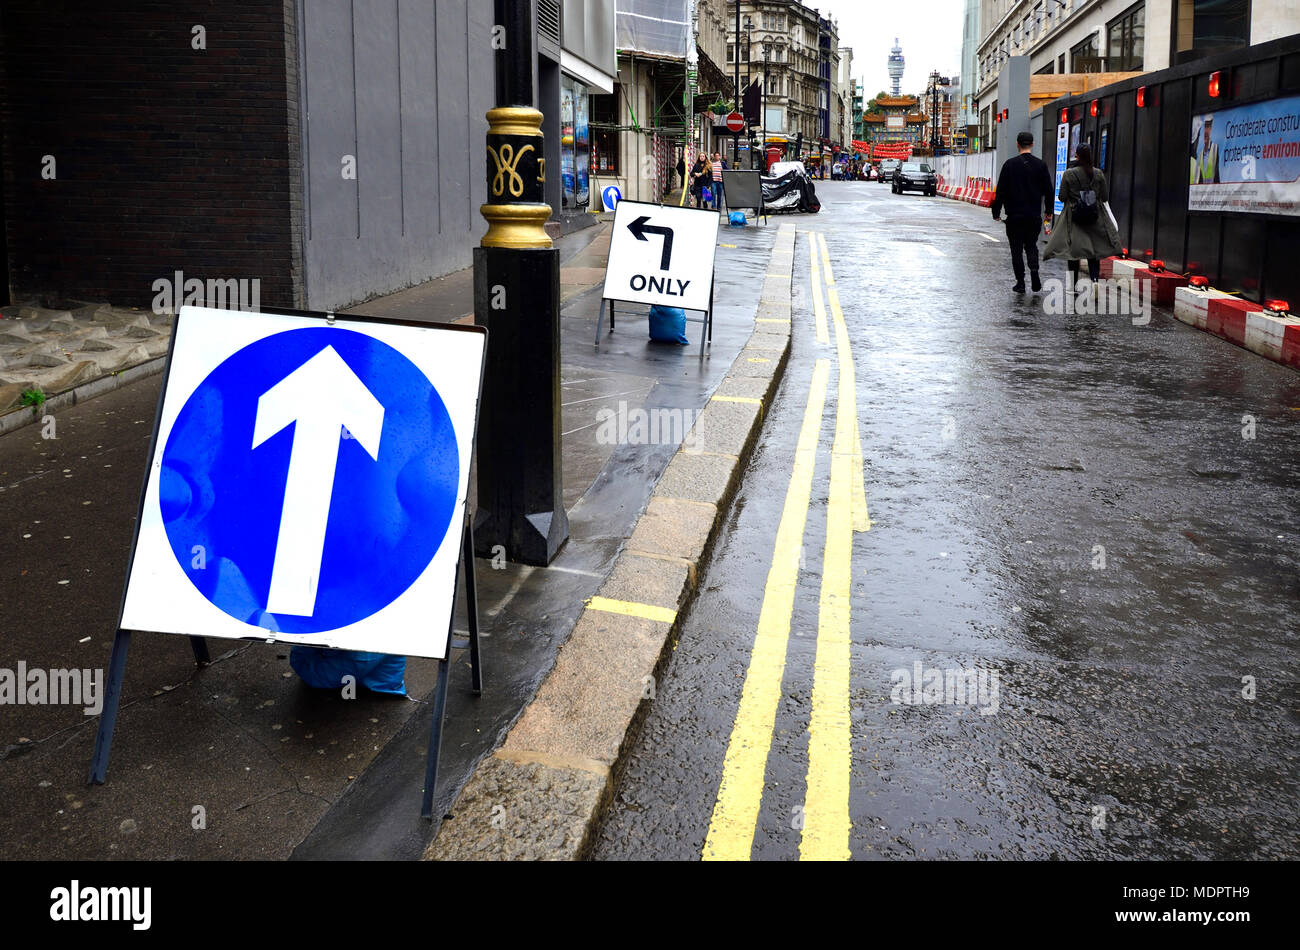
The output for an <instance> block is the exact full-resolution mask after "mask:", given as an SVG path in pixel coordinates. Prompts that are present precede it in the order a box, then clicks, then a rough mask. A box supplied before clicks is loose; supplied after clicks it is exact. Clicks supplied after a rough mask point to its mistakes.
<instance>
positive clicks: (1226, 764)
mask: <svg viewBox="0 0 1300 950" xmlns="http://www.w3.org/2000/svg"><path fill="white" fill-rule="evenodd" d="M818 193H819V195H820V196H821V198H822V201H823V211H822V213H821V214H818V215H816V216H798V217H796V218H794V219H793V220H794V221H796V222H797V227H798V228H799V229H800V234H799V237H798V241H797V244H796V254H795V290H794V321H793V330H794V339H793V349H792V354H791V362H790V365H789V368H788V370H787V372H786V376H785V379H784V381H783V383H782V386H781V390H780V393H779V395H778V397H777V399H776V401H775V403H774V405H773V406H772V407H771V410H770V413H769V416H768V418H767V420H766V422H765V425H764V429H763V433H762V437H761V442H760V444H759V446H758V448H757V450H756V452H755V454H754V456H753V458H752V460H751V462H750V465H749V468H748V470H747V472H746V473H745V476H744V480H743V483H742V485H741V487H740V490H739V494H738V496H737V499H736V504H735V506H734V509H733V511H732V514H731V517H730V518H729V520H728V522H727V524H726V526H725V528H724V530H723V533H722V535H721V537H720V538H719V540H718V542H717V544H716V546H715V548H714V553H713V557H712V561H711V563H710V565H709V567H708V568H707V569H706V571H705V572H704V574H703V576H702V578H701V592H700V596H699V598H698V599H697V600H696V602H695V603H694V605H693V606H692V607H691V609H690V611H689V614H688V615H687V617H686V619H685V623H684V626H683V631H682V635H681V640H680V643H679V644H678V645H677V648H676V650H675V652H674V654H673V657H672V659H671V662H670V664H669V665H668V667H667V670H666V673H665V676H664V679H663V682H662V683H661V684H660V686H659V689H658V691H657V695H656V698H655V699H654V701H653V703H652V704H651V707H650V712H649V715H648V718H647V720H646V722H645V725H644V727H643V730H642V733H641V736H640V739H639V742H638V744H637V746H636V748H635V751H634V753H633V754H632V756H631V758H630V761H629V763H628V766H627V769H626V772H625V774H624V776H623V779H622V782H621V785H620V788H619V791H618V792H617V794H616V796H615V801H614V805H613V807H612V809H611V811H610V813H609V815H608V817H607V820H606V822H605V824H604V827H603V829H602V832H601V834H600V837H599V840H598V843H597V845H596V849H595V852H594V856H595V857H596V858H597V859H606V860H611V859H636V858H675V859H695V858H698V857H700V856H701V853H702V851H703V850H704V849H705V846H706V840H707V839H708V836H709V834H710V823H711V820H712V818H713V815H714V812H715V807H716V805H717V802H718V798H719V787H720V782H721V780H722V776H723V762H724V756H726V754H727V749H728V745H729V742H730V741H731V738H732V730H733V723H734V722H735V719H736V716H737V711H738V708H739V706H740V703H741V692H742V684H744V683H745V682H746V674H747V671H748V670H749V669H750V664H751V652H752V647H753V644H754V640H755V631H756V629H757V626H758V618H759V613H760V609H761V606H762V603H763V600H764V589H765V584H766V583H767V581H768V575H769V568H770V567H771V566H772V563H773V552H774V545H775V544H776V538H777V531H778V525H779V523H780V521H781V518H782V510H783V508H782V506H783V501H784V499H785V498H786V493H787V490H788V489H789V487H790V484H791V473H792V468H793V467H794V465H795V454H796V453H795V448H796V442H797V439H798V436H799V433H800V428H801V423H802V420H803V418H804V413H805V406H806V405H807V403H808V401H809V394H810V386H811V384H812V380H813V377H814V366H815V365H816V361H817V360H819V359H825V360H827V361H829V371H830V376H829V380H830V383H829V388H828V389H827V391H826V393H827V394H826V407H825V412H824V413H823V414H822V416H821V424H820V433H819V437H818V440H817V449H816V456H815V468H814V470H813V478H812V490H811V501H810V503H809V504H808V506H807V523H806V527H805V530H804V532H803V539H802V548H801V551H800V569H799V571H798V575H797V583H796V585H795V591H794V606H793V616H792V618H791V623H790V631H789V641H788V649H786V650H785V652H784V656H785V664H784V673H783V676H782V677H781V678H780V700H779V704H778V705H777V707H776V711H775V721H774V724H773V729H772V730H771V735H770V749H768V754H767V759H766V763H765V771H761V774H760V775H759V780H760V782H761V807H760V808H759V810H758V813H757V819H756V822H755V824H754V828H753V845H752V857H753V858H756V859H795V858H798V857H799V856H800V853H801V839H802V838H803V837H804V828H805V827H806V821H807V819H806V817H805V814H806V810H807V808H808V807H810V805H811V793H810V792H809V791H808V789H809V787H810V786H809V775H808V770H809V723H810V719H811V717H812V716H813V715H814V708H813V707H814V702H813V700H812V698H811V697H812V692H813V684H814V678H815V677H814V657H815V655H816V651H817V641H818V618H819V596H821V593H822V591H821V588H822V585H823V578H824V577H827V576H828V572H827V565H826V564H825V563H824V558H825V552H824V545H825V542H826V533H827V530H828V518H827V507H828V493H829V487H828V483H829V479H830V476H829V470H830V467H831V448H832V441H833V439H834V434H835V425H836V412H837V373H836V347H835V336H834V332H833V330H832V332H831V334H830V336H829V342H828V343H826V344H822V343H819V342H818V340H817V335H816V333H815V330H814V325H815V320H814V315H813V314H814V304H813V301H812V296H811V289H812V286H813V283H812V277H811V274H810V268H809V248H810V244H809V235H808V234H807V233H806V232H807V231H817V232H822V233H823V235H824V237H825V240H826V242H827V245H828V248H829V254H830V258H831V262H832V264H833V267H834V271H835V275H834V276H835V280H836V282H837V283H836V286H837V289H838V292H839V294H840V299H841V302H842V304H843V311H844V319H845V323H846V328H847V333H848V338H849V341H850V343H849V346H850V348H851V352H852V360H853V364H854V367H855V369H856V384H857V385H856V405H857V411H858V426H859V429H860V432H861V441H862V454H863V462H864V479H863V484H864V488H865V495H866V504H867V509H868V511H869V515H870V530H868V531H864V532H854V533H852V535H851V552H852V553H851V562H850V565H849V566H850V569H851V575H850V577H851V579H850V581H849V583H850V584H851V588H850V590H851V596H850V609H851V614H850V616H851V620H850V624H849V631H848V632H849V637H848V645H847V647H846V651H845V655H846V656H847V657H848V662H847V667H848V669H847V674H848V675H847V687H846V689H847V696H846V699H847V709H848V710H849V714H848V722H849V728H848V731H847V734H846V735H845V737H844V738H845V741H844V742H843V743H842V744H841V745H842V748H840V749H839V750H838V751H837V753H836V754H837V755H839V756H841V757H842V760H843V761H842V762H836V761H830V760H828V759H821V760H819V768H820V769H824V768H825V766H826V765H827V764H828V761H829V762H830V764H831V765H832V766H834V767H836V768H843V769H844V770H845V772H846V774H847V776H848V784H847V817H848V823H847V827H846V828H845V830H844V837H846V838H847V840H846V841H844V842H843V845H844V851H845V856H849V855H851V856H852V857H853V858H942V857H963V858H984V857H995V858H1167V859H1185V858H1247V859H1254V858H1295V857H1296V856H1297V853H1300V817H1298V816H1297V812H1298V809H1297V802H1298V801H1300V794H1298V790H1300V789H1298V786H1300V768H1298V765H1300V714H1298V712H1297V709H1298V700H1300V688H1298V686H1297V683H1298V680H1300V676H1298V671H1300V663H1298V661H1297V650H1296V646H1297V640H1298V639H1300V638H1298V636H1297V635H1298V633H1300V584H1298V581H1297V577H1298V576H1300V575H1298V573H1297V571H1298V568H1300V564H1298V561H1300V546H1298V543H1297V542H1298V541H1300V517H1297V516H1298V515H1300V491H1297V484H1298V483H1300V438H1298V436H1300V374H1297V373H1296V372H1295V371H1294V370H1291V369H1287V368H1284V367H1281V366H1278V365H1276V364H1274V363H1271V362H1269V361H1267V360H1265V359H1263V358H1261V357H1259V356H1256V355H1254V354H1252V353H1250V352H1248V351H1246V350H1243V349H1239V348H1237V347H1234V346H1232V345H1231V344H1228V343H1225V342H1223V341H1221V340H1218V339H1216V338H1214V337H1211V336H1209V335H1207V334H1205V333H1202V332H1200V331H1197V330H1193V329H1191V328H1189V327H1186V326H1184V325H1182V324H1180V323H1177V322H1176V321H1175V320H1174V319H1173V318H1172V316H1170V315H1168V314H1162V313H1161V312H1160V311H1159V310H1157V311H1156V312H1155V314H1154V316H1153V318H1152V320H1151V322H1150V323H1149V324H1148V325H1145V326H1134V325H1133V323H1132V322H1131V320H1130V319H1129V318H1127V317H1120V316H1082V315H1071V316H1052V315H1048V314H1046V313H1044V310H1043V306H1042V299H1043V298H1041V297H1033V296H1028V295H1027V296H1024V297H1018V296H1015V295H1013V294H1012V293H1011V292H1010V286H1011V283H1012V278H1011V275H1010V266H1009V261H1008V256H1009V255H1008V252H1007V249H1006V242H1005V237H1004V235H1003V231H1002V229H1001V226H1000V225H998V224H996V223H995V222H993V221H992V220H991V216H990V213H989V211H988V210H987V209H981V208H976V207H974V206H971V205H965V204H958V203H955V202H952V201H948V200H945V199H942V198H923V197H920V196H916V195H906V196H895V195H892V194H890V193H889V190H888V188H887V187H886V186H883V185H879V184H876V183H836V182H825V183H822V184H820V185H819V187H818ZM1063 274H1064V265H1063V264H1062V263H1061V262H1049V263H1047V264H1045V265H1044V270H1043V276H1044V278H1051V277H1061V276H1063ZM823 286H824V285H823ZM1246 416H1249V417H1251V419H1250V420H1247V421H1243V417H1246ZM1252 423H1253V433H1249V431H1248V430H1249V428H1250V426H1251V425H1252ZM1244 433H1247V434H1253V438H1246V437H1244ZM841 632H842V631H841ZM823 637H824V638H825V637H826V631H825V630H823ZM827 655H833V651H828V654H827ZM918 663H919V664H921V672H922V678H923V682H925V674H926V671H929V670H940V671H974V672H975V673H976V674H982V675H984V676H985V680H984V683H985V684H986V686H989V687H991V684H992V682H993V680H992V676H993V674H996V675H997V687H998V688H997V694H996V702H994V701H993V697H992V694H991V692H990V691H986V693H985V694H984V695H983V697H982V701H980V697H979V696H978V695H977V697H976V700H977V701H976V702H975V703H970V702H967V703H965V704H962V703H961V702H959V701H954V702H941V703H933V704H931V703H925V702H921V703H914V704H906V703H902V702H895V701H893V699H894V698H899V697H901V698H904V699H906V698H909V696H910V694H908V693H900V694H899V695H898V696H895V697H891V692H894V691H895V690H894V687H895V684H896V683H898V682H899V674H896V671H906V672H907V673H909V674H911V673H912V672H913V671H914V670H916V667H915V664H918ZM833 672H834V671H832V674H833ZM823 675H824V674H823ZM834 679H835V677H834V676H833V675H828V676H827V678H826V682H829V683H831V684H832V686H833V682H834ZM1252 683H1253V685H1254V690H1255V692H1254V694H1253V697H1254V698H1247V697H1246V696H1245V695H1243V691H1244V692H1246V693H1249V691H1250V690H1249V687H1250V684H1252ZM818 688H819V689H821V688H822V687H821V686H820V685H819V687H818ZM823 695H829V693H824V694H823ZM932 698H933V697H932ZM948 698H950V699H955V700H960V696H957V697H953V696H951V695H950V696H949V697H948ZM832 771H833V769H832ZM822 778H824V776H822ZM820 787H824V786H821V785H819V788H820ZM818 794H823V793H822V792H819V793H818ZM832 797H834V796H832ZM746 838H747V836H746Z"/></svg>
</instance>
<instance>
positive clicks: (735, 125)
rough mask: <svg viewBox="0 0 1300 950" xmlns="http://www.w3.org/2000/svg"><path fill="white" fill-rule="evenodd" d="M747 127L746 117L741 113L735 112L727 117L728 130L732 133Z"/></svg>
mask: <svg viewBox="0 0 1300 950" xmlns="http://www.w3.org/2000/svg"><path fill="white" fill-rule="evenodd" d="M744 127H745V117H744V116H743V115H741V114H740V113H739V112H733V113H731V114H730V115H729V116H727V128H728V129H730V130H731V131H732V132H739V131H741V130H742V129H744Z"/></svg>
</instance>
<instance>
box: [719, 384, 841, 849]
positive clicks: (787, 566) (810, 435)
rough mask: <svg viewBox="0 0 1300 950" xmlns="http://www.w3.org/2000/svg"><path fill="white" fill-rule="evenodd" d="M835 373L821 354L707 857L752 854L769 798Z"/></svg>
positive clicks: (768, 579) (725, 760) (728, 749)
mask: <svg viewBox="0 0 1300 950" xmlns="http://www.w3.org/2000/svg"><path fill="white" fill-rule="evenodd" d="M829 376H830V360H826V359H819V360H817V362H816V364H815V365H814V366H813V373H812V382H811V383H810V385H809V389H808V405H807V406H806V407H805V409H804V414H803V424H802V426H801V427H800V429H799V440H798V442H797V443H796V446H795V453H794V465H793V467H792V468H791V471H790V484H789V487H788V488H787V489H786V495H785V507H784V508H783V509H782V510H781V521H780V523H779V524H778V525H777V529H776V543H775V545H774V546H773V549H772V564H771V567H769V568H768V572H767V584H766V586H765V587H764V589H763V605H762V607H761V608H760V610H759V615H758V630H757V632H756V633H755V635H754V648H753V651H752V652H751V653H750V657H749V668H748V669H747V670H746V671H745V683H744V686H743V687H742V688H741V693H740V706H739V708H738V709H737V710H736V720H735V723H734V724H733V725H732V728H731V739H730V741H729V742H728V744H727V754H726V757H725V758H724V760H723V764H722V782H721V784H720V785H719V787H718V798H717V801H716V802H715V804H714V806H713V817H712V819H711V820H710V822H709V833H708V837H707V838H706V839H705V842H704V852H703V855H702V857H703V858H704V860H706V861H748V860H749V858H750V854H751V852H752V851H753V848H754V829H755V827H756V826H757V824H758V810H759V806H760V805H761V804H762V802H763V776H764V773H765V772H766V771H767V756H768V753H769V752H770V751H771V748H772V732H773V729H774V728H775V724H776V711H777V707H778V706H779V705H780V702H781V679H782V677H783V676H784V675H785V655H786V650H787V648H788V646H789V642H790V617H791V616H792V614H793V612H794V594H795V587H796V585H797V584H798V581H799V558H800V555H801V553H802V547H803V533H804V526H805V524H806V523H807V520H808V505H809V502H810V501H811V498H812V482H813V471H814V469H815V467H816V462H817V439H818V434H819V432H820V430H821V420H822V413H823V411H824V410H825V408H826V385H827V380H828V378H829Z"/></svg>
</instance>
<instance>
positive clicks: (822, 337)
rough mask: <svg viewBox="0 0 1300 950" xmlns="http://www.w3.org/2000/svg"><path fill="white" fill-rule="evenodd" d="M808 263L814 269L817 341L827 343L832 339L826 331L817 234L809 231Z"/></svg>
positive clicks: (813, 287)
mask: <svg viewBox="0 0 1300 950" xmlns="http://www.w3.org/2000/svg"><path fill="white" fill-rule="evenodd" d="M808 264H809V269H810V270H811V271H812V296H813V323H814V324H815V325H816V327H817V342H818V343H822V344H826V343H829V342H830V341H831V338H830V335H829V334H828V333H827V332H826V304H825V303H823V302H822V287H821V283H822V278H821V268H820V267H818V266H817V235H816V234H814V233H813V232H811V231H809V232H808Z"/></svg>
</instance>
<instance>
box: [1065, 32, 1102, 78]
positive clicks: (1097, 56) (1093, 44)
mask: <svg viewBox="0 0 1300 950" xmlns="http://www.w3.org/2000/svg"><path fill="white" fill-rule="evenodd" d="M1070 71H1071V72H1074V73H1100V72H1105V63H1104V61H1103V60H1102V58H1101V50H1099V49H1098V48H1097V34H1096V33H1093V34H1092V35H1090V36H1089V37H1088V38H1087V39H1086V40H1084V41H1083V42H1082V43H1079V44H1078V45H1077V46H1074V47H1072V48H1071V49H1070Z"/></svg>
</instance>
